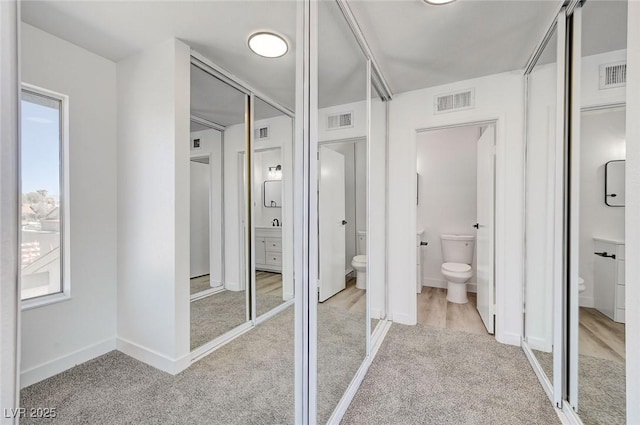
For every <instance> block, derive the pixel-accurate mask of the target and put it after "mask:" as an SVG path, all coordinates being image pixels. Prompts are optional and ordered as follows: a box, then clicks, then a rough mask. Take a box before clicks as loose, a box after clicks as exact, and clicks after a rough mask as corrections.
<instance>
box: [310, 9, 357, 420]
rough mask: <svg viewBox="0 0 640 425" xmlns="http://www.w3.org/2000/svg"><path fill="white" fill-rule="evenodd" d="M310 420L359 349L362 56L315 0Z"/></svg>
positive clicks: (332, 395) (346, 378)
mask: <svg viewBox="0 0 640 425" xmlns="http://www.w3.org/2000/svg"><path fill="white" fill-rule="evenodd" d="M318 9H319V10H318V34H319V35H318V68H319V69H318V79H319V82H318V102H319V104H318V105H317V106H318V143H319V145H318V165H317V166H318V168H317V169H318V176H317V178H318V242H319V250H318V256H319V258H318V261H319V280H318V287H319V288H318V289H319V292H318V301H319V302H318V306H317V309H318V310H317V318H318V319H317V320H318V324H317V330H318V335H317V350H318V353H317V359H318V378H317V379H318V394H317V411H318V423H327V421H328V420H329V418H330V416H331V413H332V412H333V410H334V409H335V408H336V406H337V405H338V402H339V401H340V399H341V397H342V395H343V393H344V392H345V390H346V389H347V387H348V386H349V384H350V383H351V381H352V379H353V378H354V376H355V375H356V372H357V371H358V369H359V367H360V365H361V363H362V361H363V360H364V358H365V356H366V355H367V311H366V307H367V291H366V287H367V278H368V277H367V265H368V261H367V256H366V255H367V251H366V249H367V239H368V237H367V236H368V234H367V221H368V217H367V195H368V194H367V175H368V174H367V172H368V171H367V162H368V160H367V158H368V153H367V150H368V140H367V138H368V119H367V114H368V102H367V100H368V99H367V91H368V87H369V85H370V82H369V81H368V80H367V78H368V77H367V60H366V58H365V56H364V54H363V53H362V50H361V49H360V46H359V45H358V43H357V41H356V39H355V37H354V35H353V33H352V32H351V29H350V28H349V25H348V24H347V22H346V20H345V18H344V16H343V15H342V12H341V11H340V8H339V7H338V4H337V3H336V2H318Z"/></svg>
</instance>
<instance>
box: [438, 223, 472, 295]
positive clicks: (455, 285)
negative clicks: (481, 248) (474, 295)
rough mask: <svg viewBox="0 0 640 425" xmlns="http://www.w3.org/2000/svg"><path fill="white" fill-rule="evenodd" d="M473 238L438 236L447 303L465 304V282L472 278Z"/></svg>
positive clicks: (466, 236)
mask: <svg viewBox="0 0 640 425" xmlns="http://www.w3.org/2000/svg"><path fill="white" fill-rule="evenodd" d="M474 242H475V237H473V236H470V235H440V243H441V245H442V259H443V260H444V263H443V264H442V267H441V269H440V272H441V273H442V275H443V276H444V277H445V279H446V280H447V301H450V302H452V303H456V304H466V303H467V302H468V301H469V300H468V299H467V283H466V282H467V281H468V280H469V279H471V277H472V276H473V270H472V269H471V263H472V262H473V249H474V246H475V243H474Z"/></svg>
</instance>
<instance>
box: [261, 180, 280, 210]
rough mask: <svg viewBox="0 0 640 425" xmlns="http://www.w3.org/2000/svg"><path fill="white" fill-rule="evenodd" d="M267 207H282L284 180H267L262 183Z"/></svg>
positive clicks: (264, 202)
mask: <svg viewBox="0 0 640 425" xmlns="http://www.w3.org/2000/svg"><path fill="white" fill-rule="evenodd" d="M262 194H263V198H262V201H263V205H264V207H265V208H282V180H266V181H265V182H264V183H263V184H262Z"/></svg>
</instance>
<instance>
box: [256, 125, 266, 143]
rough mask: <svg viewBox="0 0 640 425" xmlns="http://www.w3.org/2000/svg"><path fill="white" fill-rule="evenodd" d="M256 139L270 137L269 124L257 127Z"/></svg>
mask: <svg viewBox="0 0 640 425" xmlns="http://www.w3.org/2000/svg"><path fill="white" fill-rule="evenodd" d="M255 131H256V135H255V139H256V140H267V139H268V138H269V126H268V125H265V126H264V127H258V128H256V130H255Z"/></svg>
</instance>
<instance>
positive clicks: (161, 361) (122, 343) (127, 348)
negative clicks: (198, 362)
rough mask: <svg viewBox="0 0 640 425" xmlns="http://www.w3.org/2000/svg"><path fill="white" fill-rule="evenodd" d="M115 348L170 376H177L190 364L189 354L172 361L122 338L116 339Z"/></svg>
mask: <svg viewBox="0 0 640 425" xmlns="http://www.w3.org/2000/svg"><path fill="white" fill-rule="evenodd" d="M116 347H117V349H118V351H121V352H123V353H124V354H126V355H128V356H131V357H133V358H134V359H136V360H139V361H141V362H143V363H146V364H148V365H150V366H153V367H155V368H156V369H160V370H162V371H164V372H167V373H170V374H171V375H177V374H178V373H180V372H182V371H183V370H185V369H186V368H188V367H189V365H190V364H191V353H188V354H186V355H184V356H182V357H180V358H178V359H172V358H170V357H167V356H165V355H164V354H160V353H158V352H157V351H154V350H151V349H149V348H147V347H143V346H142V345H139V344H136V343H134V342H131V341H128V340H126V339H124V338H117V341H116Z"/></svg>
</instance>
